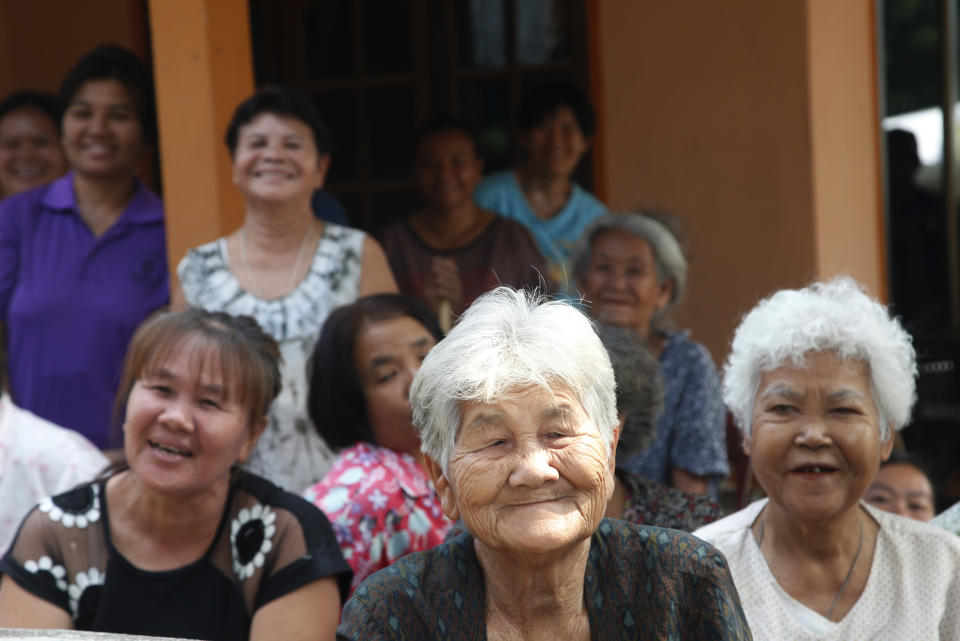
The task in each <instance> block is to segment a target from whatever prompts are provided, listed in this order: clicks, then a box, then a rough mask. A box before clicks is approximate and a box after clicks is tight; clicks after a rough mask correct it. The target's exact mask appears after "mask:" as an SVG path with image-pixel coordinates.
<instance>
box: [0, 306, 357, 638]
mask: <svg viewBox="0 0 960 641" xmlns="http://www.w3.org/2000/svg"><path fill="white" fill-rule="evenodd" d="M279 357H280V352H279V349H278V348H277V344H276V342H275V341H274V340H273V339H272V338H270V337H269V336H267V335H266V334H265V333H264V332H263V331H262V330H261V329H260V327H258V326H257V323H256V322H255V321H254V320H253V319H251V318H244V317H234V316H230V315H228V314H223V313H219V312H213V313H211V312H206V311H203V310H198V309H192V310H188V311H186V312H182V313H179V314H170V313H167V314H160V315H157V316H154V317H153V318H151V319H150V320H148V321H147V322H146V323H144V324H143V325H142V326H141V327H140V329H139V330H137V333H136V334H135V335H134V337H133V340H132V342H131V343H130V352H129V354H128V355H127V358H126V361H125V365H124V371H123V378H122V379H121V381H120V390H119V392H118V393H117V405H118V416H123V433H124V436H125V438H124V455H125V459H126V460H125V463H124V464H123V465H119V466H117V467H116V468H115V469H114V470H113V473H111V474H109V475H107V476H106V477H105V478H101V479H99V480H97V481H94V482H93V483H87V484H83V485H80V486H78V487H76V488H75V489H73V490H71V491H69V492H66V493H64V494H60V495H59V496H54V497H51V498H46V499H43V500H42V501H40V503H39V504H38V505H37V507H36V508H35V509H34V510H33V511H32V512H31V513H30V514H29V515H28V516H27V518H26V519H25V520H24V522H23V525H22V526H21V527H20V531H19V533H18V534H17V539H16V540H15V541H14V543H13V545H12V546H11V548H10V552H9V553H8V554H7V555H6V556H5V557H4V558H3V560H2V562H0V571H2V573H3V581H2V583H0V627H32V628H65V629H78V630H94V631H100V632H117V633H123V634H138V635H143V634H145V635H152V636H165V637H183V638H191V639H211V640H213V639H225V640H230V641H234V640H237V639H252V640H254V641H261V640H264V639H285V640H291V641H297V640H301V639H302V640H304V641H305V640H307V639H311V640H313V639H318V640H319V639H325V640H332V639H333V637H334V629H335V627H336V625H337V621H338V619H339V615H340V603H341V598H342V596H343V594H344V593H345V592H346V588H347V585H348V584H349V582H350V569H349V566H347V564H346V563H345V562H344V560H343V557H342V556H341V554H340V551H339V550H338V549H337V544H336V540H335V539H334V537H333V533H332V532H331V531H330V524H329V523H328V522H327V520H326V519H325V518H324V516H323V514H321V513H320V512H319V510H317V509H316V508H314V507H313V506H312V505H310V504H309V503H307V502H306V501H303V500H302V499H300V498H299V497H297V496H294V495H292V494H289V493H287V492H284V491H282V490H281V489H280V488H278V487H276V486H275V485H273V484H272V483H269V482H267V481H265V480H264V479H262V478H259V477H256V476H254V475H252V474H248V473H246V472H242V471H240V470H239V469H238V465H239V464H240V463H242V462H243V461H244V459H246V457H247V456H248V455H249V454H250V451H251V450H252V449H253V447H254V444H255V443H256V441H257V438H258V437H259V436H260V434H262V433H263V430H264V428H265V427H266V423H267V409H268V408H269V407H270V403H271V402H272V401H273V399H274V398H275V397H276V395H277V393H278V392H279V391H280V369H279V363H278V359H279Z"/></svg>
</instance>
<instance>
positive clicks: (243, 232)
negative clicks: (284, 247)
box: [240, 220, 314, 300]
mask: <svg viewBox="0 0 960 641" xmlns="http://www.w3.org/2000/svg"><path fill="white" fill-rule="evenodd" d="M313 228H314V223H313V220H311V221H310V223H309V226H308V227H307V231H306V233H305V234H304V235H303V239H302V240H301V241H300V249H298V250H297V260H296V262H294V263H293V271H291V272H290V282H288V283H287V288H286V289H285V290H283V294H281V296H286V295H287V294H289V293H290V292H291V291H292V290H293V286H294V284H295V283H296V278H297V274H298V273H299V272H300V262H301V261H302V260H303V251H304V249H306V247H307V240H308V239H309V238H310V236H311V232H312V231H313ZM240 259H241V260H242V261H243V269H244V271H245V272H246V273H247V280H248V281H250V289H251V293H252V294H253V295H254V296H256V297H257V298H259V299H261V300H267V299H266V298H264V296H263V294H262V292H263V290H262V289H261V288H260V284H259V283H257V279H256V277H254V275H253V270H252V269H251V268H250V261H248V260H247V228H246V227H241V228H240ZM277 298H279V296H278V297H277Z"/></svg>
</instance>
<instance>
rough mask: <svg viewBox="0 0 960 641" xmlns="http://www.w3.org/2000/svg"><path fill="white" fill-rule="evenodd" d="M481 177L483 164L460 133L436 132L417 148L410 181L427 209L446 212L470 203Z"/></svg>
mask: <svg viewBox="0 0 960 641" xmlns="http://www.w3.org/2000/svg"><path fill="white" fill-rule="evenodd" d="M482 175H483V162H482V161H481V160H480V158H479V156H477V150H476V148H475V147H474V145H473V141H472V140H471V139H470V137H469V136H467V135H466V134H465V133H463V132H462V131H458V130H456V129H447V130H441V131H437V132H435V133H432V134H430V135H429V136H427V137H426V138H424V139H423V140H422V141H420V145H419V146H418V147H417V156H416V158H415V159H414V179H415V181H416V183H417V191H419V192H420V197H421V198H423V200H424V202H425V203H426V204H427V206H428V207H431V208H436V209H439V210H441V211H446V210H451V209H455V208H456V207H458V206H461V205H463V204H464V203H468V202H470V201H471V200H472V199H473V190H474V189H476V187H477V183H479V182H480V178H481V177H482Z"/></svg>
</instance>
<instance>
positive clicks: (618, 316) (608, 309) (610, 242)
mask: <svg viewBox="0 0 960 641" xmlns="http://www.w3.org/2000/svg"><path fill="white" fill-rule="evenodd" d="M580 287H581V289H582V290H583V296H584V298H585V299H586V300H587V301H589V302H590V307H589V310H590V314H591V315H592V316H593V317H594V318H596V319H597V320H598V321H600V322H601V323H604V324H606V325H613V326H615V327H623V328H625V329H629V330H632V331H634V332H636V333H638V334H639V335H640V336H643V337H646V336H647V335H648V334H649V331H650V320H651V319H652V318H653V315H654V313H655V312H656V311H657V310H659V309H664V308H665V307H666V306H667V304H668V303H669V301H670V296H671V295H672V293H673V281H670V280H667V281H664V282H662V283H661V282H660V281H659V278H658V276H657V265H656V261H655V259H654V256H653V251H652V250H651V249H650V245H648V244H647V242H646V241H645V240H643V239H642V238H639V237H637V236H634V235H633V234H631V233H629V232H625V231H617V230H609V231H602V232H600V233H598V234H597V235H596V236H595V237H594V239H593V241H592V242H591V243H590V264H589V265H588V266H587V271H586V274H585V275H584V277H583V278H582V279H581V282H580Z"/></svg>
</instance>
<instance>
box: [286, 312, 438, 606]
mask: <svg viewBox="0 0 960 641" xmlns="http://www.w3.org/2000/svg"><path fill="white" fill-rule="evenodd" d="M442 337H443V334H442V332H441V330H440V327H439V326H438V325H437V321H436V320H435V319H434V317H433V315H432V314H431V313H430V311H429V310H428V309H427V308H426V307H425V306H423V304H422V303H420V302H418V301H415V300H413V299H410V298H406V297H404V296H399V295H396V294H380V295H376V296H367V297H364V298H361V299H359V300H357V301H356V302H355V303H353V304H351V305H347V306H344V307H341V308H339V309H337V310H335V311H334V312H333V313H331V314H330V316H329V317H328V318H327V321H326V323H325V324H324V326H323V330H322V332H321V334H320V340H319V341H318V342H317V346H316V348H315V349H314V352H313V355H312V357H311V359H310V366H309V368H310V397H309V399H308V401H307V404H308V411H309V413H310V418H311V420H312V421H313V424H314V425H315V426H316V428H317V430H318V431H319V432H320V435H321V436H322V437H323V438H324V439H325V440H326V441H327V444H329V445H330V447H332V448H334V449H338V450H341V452H340V456H339V458H338V459H337V460H336V462H335V463H334V464H333V467H332V468H331V469H330V471H329V472H328V473H327V475H326V476H325V477H324V479H323V480H322V481H321V482H320V483H317V484H316V485H314V486H313V487H311V488H309V489H308V490H307V491H306V492H305V493H304V496H305V497H306V498H307V499H308V500H310V501H312V502H313V503H314V504H315V505H316V506H317V507H319V508H320V509H321V510H323V511H324V513H325V514H326V515H327V518H329V519H330V523H331V524H332V525H333V529H334V532H335V533H336V536H337V540H338V541H339V543H340V549H341V550H342V551H343V556H344V557H345V558H346V559H347V562H348V563H349V564H350V566H351V567H352V568H353V572H354V577H353V584H352V586H351V593H352V592H353V590H354V589H355V588H356V587H357V586H358V585H359V584H360V582H361V581H363V579H364V578H366V577H367V576H368V575H370V574H372V573H373V572H376V571H377V570H379V569H381V568H384V567H386V566H388V565H390V564H391V563H393V562H394V561H396V560H397V559H398V558H400V557H401V556H403V555H404V554H408V553H410V552H416V551H419V550H426V549H429V548H431V547H433V546H435V545H437V544H439V543H442V542H443V540H444V536H445V535H446V533H447V530H448V529H449V527H450V521H449V520H448V519H447V518H446V517H445V516H444V515H443V511H442V510H441V508H440V501H439V499H438V498H437V495H436V492H435V491H434V488H433V484H432V483H431V482H430V480H429V478H428V477H427V474H426V472H425V470H424V468H423V465H422V462H423V455H422V454H421V452H420V439H419V437H418V436H417V432H416V429H415V428H414V427H413V423H412V422H411V418H412V416H411V409H410V402H409V400H408V398H407V396H408V392H409V390H410V383H411V382H412V381H413V376H414V374H416V372H417V370H418V369H420V363H421V362H422V361H423V358H424V356H426V354H427V352H428V351H430V348H431V347H433V346H434V345H435V344H436V343H437V341H438V340H440V339H441V338H442Z"/></svg>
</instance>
